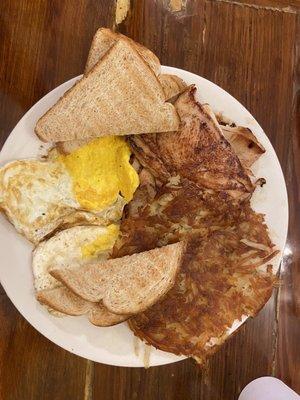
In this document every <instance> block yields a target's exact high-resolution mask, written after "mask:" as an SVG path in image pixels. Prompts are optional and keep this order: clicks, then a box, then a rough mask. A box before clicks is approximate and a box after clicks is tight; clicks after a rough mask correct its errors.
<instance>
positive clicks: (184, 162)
mask: <svg viewBox="0 0 300 400" xmlns="http://www.w3.org/2000/svg"><path fill="white" fill-rule="evenodd" d="M195 91H196V88H195V87H194V86H192V87H190V88H189V89H188V90H187V91H185V92H184V93H183V94H182V95H181V96H179V98H178V100H177V101H176V102H175V107H176V110H177V112H178V114H179V116H180V119H181V126H180V129H179V131H178V132H176V133H164V134H150V135H148V134H147V135H146V134H144V135H139V136H135V137H134V136H131V137H130V138H129V141H130V144H131V147H132V149H133V151H134V153H135V155H136V157H137V158H138V159H139V161H140V162H141V164H142V165H144V166H145V167H146V168H148V169H149V170H150V171H151V172H152V174H153V175H154V176H155V177H157V178H159V179H160V180H164V181H166V180H167V179H168V178H169V177H170V176H173V175H177V174H179V175H180V176H181V177H184V178H186V179H188V180H190V181H192V182H194V183H196V184H197V185H198V186H199V187H204V188H208V189H214V190H217V191H226V192H227V193H228V194H230V196H232V197H233V198H236V199H240V200H244V199H245V198H248V197H250V196H251V194H252V192H253V190H254V185H253V184H252V183H251V180H250V178H249V177H248V175H247V173H246V171H245V170H244V168H243V166H242V165H241V162H240V160H239V159H238V157H237V156H236V154H235V153H234V151H233V150H232V148H231V146H230V144H229V143H228V142H227V140H226V139H225V138H224V136H223V134H222V131H221V129H220V127H219V125H218V124H217V123H216V121H215V120H214V119H213V118H212V117H211V116H210V114H209V112H207V111H206V110H205V107H203V106H202V105H201V104H199V103H198V102H197V101H196V100H195V97H194V94H195Z"/></svg>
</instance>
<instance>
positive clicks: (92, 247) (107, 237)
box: [81, 224, 119, 258]
mask: <svg viewBox="0 0 300 400" xmlns="http://www.w3.org/2000/svg"><path fill="white" fill-rule="evenodd" d="M118 234H119V226H118V225H115V224H111V225H109V226H108V227H107V233H105V234H103V235H100V236H98V237H97V238H96V239H95V240H94V241H93V242H91V243H88V244H85V245H84V246H82V247H81V254H82V257H83V258H92V257H96V256H97V255H98V254H99V253H101V252H104V251H107V250H110V249H112V248H113V245H114V244H115V241H116V240H117V237H118Z"/></svg>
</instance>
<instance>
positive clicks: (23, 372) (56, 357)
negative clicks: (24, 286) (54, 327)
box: [0, 295, 87, 400]
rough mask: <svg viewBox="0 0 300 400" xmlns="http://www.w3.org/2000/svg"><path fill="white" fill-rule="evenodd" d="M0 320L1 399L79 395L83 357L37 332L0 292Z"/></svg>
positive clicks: (34, 399)
mask: <svg viewBox="0 0 300 400" xmlns="http://www.w3.org/2000/svg"><path fill="white" fill-rule="evenodd" d="M0 321H1V340H0V398H1V399H3V400H23V399H24V400H37V399H43V400H48V399H49V400H52V399H60V400H65V399H66V398H70V399H74V400H81V399H83V395H84V390H85V380H86V367H87V362H86V360H84V359H82V358H79V357H76V356H74V355H73V354H71V353H69V352H67V351H65V350H62V349H61V348H60V347H58V346H56V345H54V344H53V343H51V342H49V341H48V340H47V339H45V338H44V337H43V336H42V335H40V334H39V333H38V332H37V331H36V330H35V329H34V328H32V327H31V326H30V325H29V324H28V323H27V322H26V321H25V320H24V318H23V317H21V316H20V314H19V313H18V312H17V310H16V309H15V308H14V307H13V305H12V304H11V302H10V301H9V300H8V298H7V297H6V296H5V295H0Z"/></svg>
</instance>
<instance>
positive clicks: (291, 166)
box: [276, 14, 300, 393]
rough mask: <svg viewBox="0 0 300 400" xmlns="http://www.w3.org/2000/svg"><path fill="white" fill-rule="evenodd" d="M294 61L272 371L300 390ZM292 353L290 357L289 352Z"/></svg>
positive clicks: (299, 142)
mask: <svg viewBox="0 0 300 400" xmlns="http://www.w3.org/2000/svg"><path fill="white" fill-rule="evenodd" d="M297 34H298V36H297V45H298V48H295V60H296V61H297V57H299V46H300V14H299V15H298V25H297ZM296 67H297V64H296V65H295V71H294V85H293V89H294V101H293V115H294V118H293V130H292V136H291V138H290V142H289V147H288V149H287V150H286V152H287V157H288V165H287V169H286V177H287V180H286V182H287V188H288V194H289V203H290V225H289V235H288V241H287V246H286V249H285V257H284V261H283V264H282V274H281V275H282V276H281V279H282V282H283V283H282V286H281V288H280V304H279V316H278V318H279V338H278V344H279V346H278V351H277V363H276V374H277V375H278V377H280V378H281V379H283V380H284V381H285V382H286V383H287V384H288V385H290V386H292V387H293V388H294V389H295V390H296V391H297V392H298V393H300V341H299V338H300V322H299V320H300V248H299V245H300V213H299V210H300V93H299V85H300V70H299V59H298V69H297V68H296ZM291 354H293V357H291V356H290V355H291Z"/></svg>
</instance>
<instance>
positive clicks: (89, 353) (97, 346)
mask: <svg viewBox="0 0 300 400" xmlns="http://www.w3.org/2000/svg"><path fill="white" fill-rule="evenodd" d="M162 71H163V72H164V73H169V74H175V75H177V76H179V77H180V78H182V79H183V80H184V81H185V82H186V83H187V84H195V85H196V87H197V89H198V91H197V100H199V101H200V102H202V103H203V102H204V103H208V104H210V106H211V107H212V109H213V110H214V111H215V112H218V113H222V114H223V115H224V116H226V117H227V118H229V119H230V120H233V121H234V122H235V123H236V124H237V125H240V126H245V127H249V128H250V129H251V130H252V132H253V133H254V134H255V135H256V137H257V139H258V140H259V141H260V142H261V144H262V145H263V146H264V147H265V149H266V152H265V154H264V155H263V156H261V157H260V159H259V160H258V161H257V162H256V163H255V165H254V166H253V172H254V174H255V176H257V177H264V178H265V179H266V182H267V184H266V185H264V186H263V187H258V188H257V189H256V191H255V193H254V195H253V197H252V199H251V205H252V207H253V208H254V210H255V211H257V212H260V213H263V214H265V219H266V223H267V225H268V227H269V232H270V236H271V239H272V240H273V242H274V243H275V244H276V246H277V247H278V249H279V250H280V254H278V256H277V257H276V259H275V260H274V261H273V268H274V272H276V271H277V269H278V268H279V264H280V259H281V256H282V251H283V248H284V245H285V241H286V235H287V227H288V201H287V193H286V186H285V181H284V177H283V173H282V170H281V167H280V164H279V161H278V159H277V156H276V154H275V151H274V149H273V147H272V145H271V143H270V141H269V139H268V138H267V136H266V135H265V133H264V132H263V130H262V128H261V127H260V126H259V124H258V123H257V121H256V120H255V119H254V118H253V117H252V115H251V114H250V113H249V112H248V111H247V110H246V109H245V108H244V107H243V106H242V105H241V104H240V103H239V102H238V101H237V100H236V99H234V98H233V97H232V96H231V95H230V94H228V93H227V92H226V91H224V90H223V89H221V88H220V87H218V86H217V85H215V84H214V83H212V82H210V81H208V80H207V79H204V78H202V77H200V76H198V75H195V74H192V73H190V72H187V71H184V70H181V69H177V68H173V67H166V66H164V67H162ZM79 78H80V77H76V78H73V79H71V80H69V81H67V82H65V83H63V84H62V85H60V86H58V87H57V88H55V89H54V90H52V91H51V92H50V93H48V94H47V95H46V96H44V97H43V98H42V99H41V100H40V101H39V102H37V103H36V104H35V105H34V106H33V107H32V108H31V109H30V110H29V111H28V112H27V113H26V114H25V115H24V117H23V118H22V119H21V120H20V122H19V123H18V124H17V125H16V127H15V128H14V130H13V131H12V132H11V134H10V136H9V137H8V139H7V141H6V143H5V144H4V146H3V149H2V151H1V153H0V166H2V165H4V164H6V163H7V162H9V161H12V160H16V159H24V158H31V157H37V156H41V155H43V154H45V152H46V151H47V145H45V143H43V142H41V141H40V140H39V139H38V138H37V137H36V136H35V135H34V133H33V132H34V126H35V124H36V122H37V120H38V119H39V118H40V116H41V115H43V114H44V113H45V112H46V111H47V110H48V109H49V107H51V106H52V105H53V104H54V103H55V102H56V101H57V100H58V98H59V97H60V96H62V95H63V93H64V92H65V91H66V90H68V89H69V88H70V87H71V86H72V85H73V84H74V83H75V82H76V81H77V80H78V79H79ZM0 243H1V256H2V257H1V264H0V280H1V284H2V285H3V287H4V289H5V291H6V293H7V295H8V296H9V298H10V299H11V301H12V302H13V304H14V305H15V306H16V308H17V309H18V310H19V312H20V313H21V314H22V315H23V316H24V317H25V318H26V319H27V321H28V322H29V323H30V324H31V325H32V326H33V327H34V328H35V329H37V330H38V331H39V332H40V333H41V334H43V335H44V336H45V337H47V338H48V339H50V340H51V341H52V342H54V343H55V344H57V345H59V346H61V347H63V348H64V349H66V350H68V351H70V352H72V353H74V354H77V355H79V356H81V357H85V358H87V359H90V360H93V361H96V362H101V363H104V364H110V365H117V366H130V367H141V366H144V363H145V360H144V357H145V352H146V356H147V357H148V356H149V357H150V359H149V365H151V366H155V365H163V364H168V363H172V362H176V361H179V360H182V359H184V358H185V357H179V356H176V355H173V354H170V353H166V352H163V351H160V350H156V349H154V348H152V347H151V351H150V354H149V349H147V350H145V348H144V345H143V344H142V343H141V342H140V341H139V340H137V339H135V338H134V336H133V334H132V332H131V331H130V330H129V328H128V326H127V324H126V323H122V324H119V325H116V326H112V327H109V328H100V327H96V326H93V325H92V324H90V323H88V321H87V319H86V318H85V317H84V316H81V317H76V318H74V317H65V318H57V317H54V316H52V315H50V314H49V313H48V312H47V310H46V309H45V308H44V307H42V306H41V305H40V304H39V303H38V302H37V301H36V299H35V296H34V287H33V276H32V270H31V256H32V250H33V246H32V245H31V244H30V243H29V242H28V241H27V240H26V239H25V238H23V237H22V236H21V235H19V234H18V233H17V232H16V231H15V229H14V228H13V226H12V225H11V224H10V223H9V222H8V221H7V220H6V219H5V218H4V216H2V215H0ZM246 319H247V316H244V317H243V318H242V320H241V321H235V323H234V324H233V326H232V327H231V329H230V331H234V330H235V329H237V328H238V326H240V325H241V324H242V323H243V322H244V321H245V320H246ZM147 348H148V346H147Z"/></svg>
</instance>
